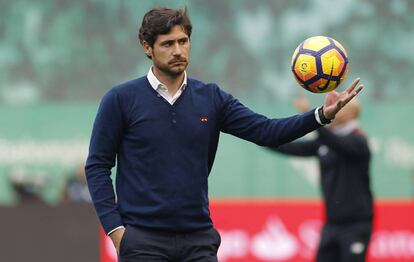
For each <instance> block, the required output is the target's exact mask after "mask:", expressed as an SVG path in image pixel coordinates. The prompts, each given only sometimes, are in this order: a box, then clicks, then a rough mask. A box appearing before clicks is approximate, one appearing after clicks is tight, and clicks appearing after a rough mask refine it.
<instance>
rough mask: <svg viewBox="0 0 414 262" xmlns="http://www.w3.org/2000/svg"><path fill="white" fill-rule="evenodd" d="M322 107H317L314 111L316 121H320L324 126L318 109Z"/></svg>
mask: <svg viewBox="0 0 414 262" xmlns="http://www.w3.org/2000/svg"><path fill="white" fill-rule="evenodd" d="M320 108H321V107H317V108H316V109H315V111H314V114H315V118H316V122H318V123H319V124H320V125H321V126H323V125H324V124H322V121H321V119H320V117H319V114H318V110H319V109H320Z"/></svg>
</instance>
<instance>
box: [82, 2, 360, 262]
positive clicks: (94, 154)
mask: <svg viewBox="0 0 414 262" xmlns="http://www.w3.org/2000/svg"><path fill="white" fill-rule="evenodd" d="M191 31H192V25H191V22H190V19H189V17H188V16H187V11H186V10H181V9H179V10H175V9H169V8H156V9H153V10H150V11H149V12H147V13H146V14H145V16H144V18H143V21H142V25H141V28H140V30H139V40H140V43H141V44H142V46H143V49H144V52H145V54H146V55H147V57H148V58H149V59H151V61H152V67H151V68H150V69H149V71H148V74H147V75H145V76H143V77H140V78H137V79H134V80H131V81H128V82H125V83H123V84H120V85H118V86H116V87H114V88H112V89H111V90H110V91H109V92H107V93H106V94H105V95H104V97H103V99H102V101H101V104H100V107H99V109H98V112H97V115H96V118H95V122H94V126H93V131H92V135H91V141H90V147H89V156H88V159H87V163H86V177H87V182H88V186H89V190H90V193H91V196H92V200H93V203H94V206H95V208H96V211H97V214H98V216H99V218H100V221H101V223H102V226H103V228H104V230H105V232H106V234H107V235H109V237H110V238H111V239H112V241H113V244H114V246H115V248H116V250H117V253H118V255H119V259H120V261H123V262H133V261H179V262H185V261H203V262H208V261H217V251H218V248H219V245H220V241H221V240H220V236H219V234H218V232H217V230H216V229H215V228H214V226H213V223H212V221H211V217H210V211H209V200H208V181H207V179H208V175H209V173H210V171H211V168H212V165H213V162H214V158H215V154H216V150H217V146H218V141H219V134H220V132H225V133H229V134H232V135H234V136H237V137H239V138H242V139H245V140H248V141H251V142H253V143H256V144H258V145H263V146H272V147H277V146H278V145H281V144H283V143H287V142H289V141H292V140H294V139H296V138H299V137H301V136H303V135H305V134H307V133H308V132H311V131H313V130H315V129H317V128H319V127H321V126H323V125H324V124H327V123H329V122H330V119H333V118H334V117H335V115H336V113H337V112H338V111H339V110H340V109H341V108H342V107H343V106H344V105H345V104H346V103H348V102H349V101H350V100H351V99H352V98H353V97H354V96H355V95H357V94H358V92H359V91H360V90H361V89H362V85H358V82H359V79H356V80H355V81H354V82H353V83H352V84H351V85H350V86H349V88H348V89H347V90H346V91H344V92H342V93H338V92H331V93H329V94H328V95H327V97H326V100H325V103H324V105H323V106H321V107H318V108H316V109H312V110H310V111H308V112H306V113H304V114H301V115H296V116H292V117H288V118H283V119H269V118H267V117H265V116H263V115H259V114H257V113H255V112H253V111H251V110H250V109H249V108H247V107H245V106H244V105H242V104H241V103H240V102H239V101H238V100H237V99H235V98H234V97H233V96H232V95H230V94H228V93H227V92H225V91H223V90H222V89H221V88H220V87H218V86H217V85H216V84H211V83H209V84H206V83H203V82H201V81H198V80H196V79H192V78H189V77H187V74H186V71H185V70H186V68H187V65H188V62H189V54H190V37H191ZM357 85H358V87H357ZM115 161H116V164H117V173H116V182H115V189H116V194H115V192H114V188H113V185H112V180H111V177H110V175H111V168H112V167H113V166H114V165H115Z"/></svg>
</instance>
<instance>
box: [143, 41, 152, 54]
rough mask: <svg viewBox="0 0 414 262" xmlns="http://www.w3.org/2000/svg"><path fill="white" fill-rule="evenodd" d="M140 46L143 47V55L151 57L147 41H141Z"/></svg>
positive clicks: (150, 49) (150, 48)
mask: <svg viewBox="0 0 414 262" xmlns="http://www.w3.org/2000/svg"><path fill="white" fill-rule="evenodd" d="M142 47H143V48H144V52H145V55H146V56H148V57H152V47H151V46H150V45H149V44H148V43H147V41H142Z"/></svg>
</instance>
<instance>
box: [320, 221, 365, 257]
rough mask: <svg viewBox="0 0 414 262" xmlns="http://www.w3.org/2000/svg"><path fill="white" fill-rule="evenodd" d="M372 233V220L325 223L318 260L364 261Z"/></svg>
mask: <svg viewBox="0 0 414 262" xmlns="http://www.w3.org/2000/svg"><path fill="white" fill-rule="evenodd" d="M371 233H372V223H371V222H357V223H351V224H345V225H332V224H325V225H324V227H323V229H322V236H321V240H320V244H319V249H318V253H317V255H316V257H317V262H334V261H335V262H364V261H365V258H366V254H367V249H368V244H369V241H370V238H371Z"/></svg>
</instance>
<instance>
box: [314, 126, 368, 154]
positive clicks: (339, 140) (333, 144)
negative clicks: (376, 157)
mask: <svg viewBox="0 0 414 262" xmlns="http://www.w3.org/2000/svg"><path fill="white" fill-rule="evenodd" d="M318 134H319V140H320V141H321V143H323V144H325V145H327V146H328V147H329V148H332V149H334V150H335V151H337V152H338V153H339V154H343V155H346V156H348V157H351V158H361V157H366V158H368V157H369V156H370V150H369V147H368V143H367V140H366V139H365V137H364V136H363V135H359V134H354V133H351V134H349V135H347V136H337V135H335V134H334V133H332V132H331V131H330V130H329V129H327V128H321V129H319V130H318Z"/></svg>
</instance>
